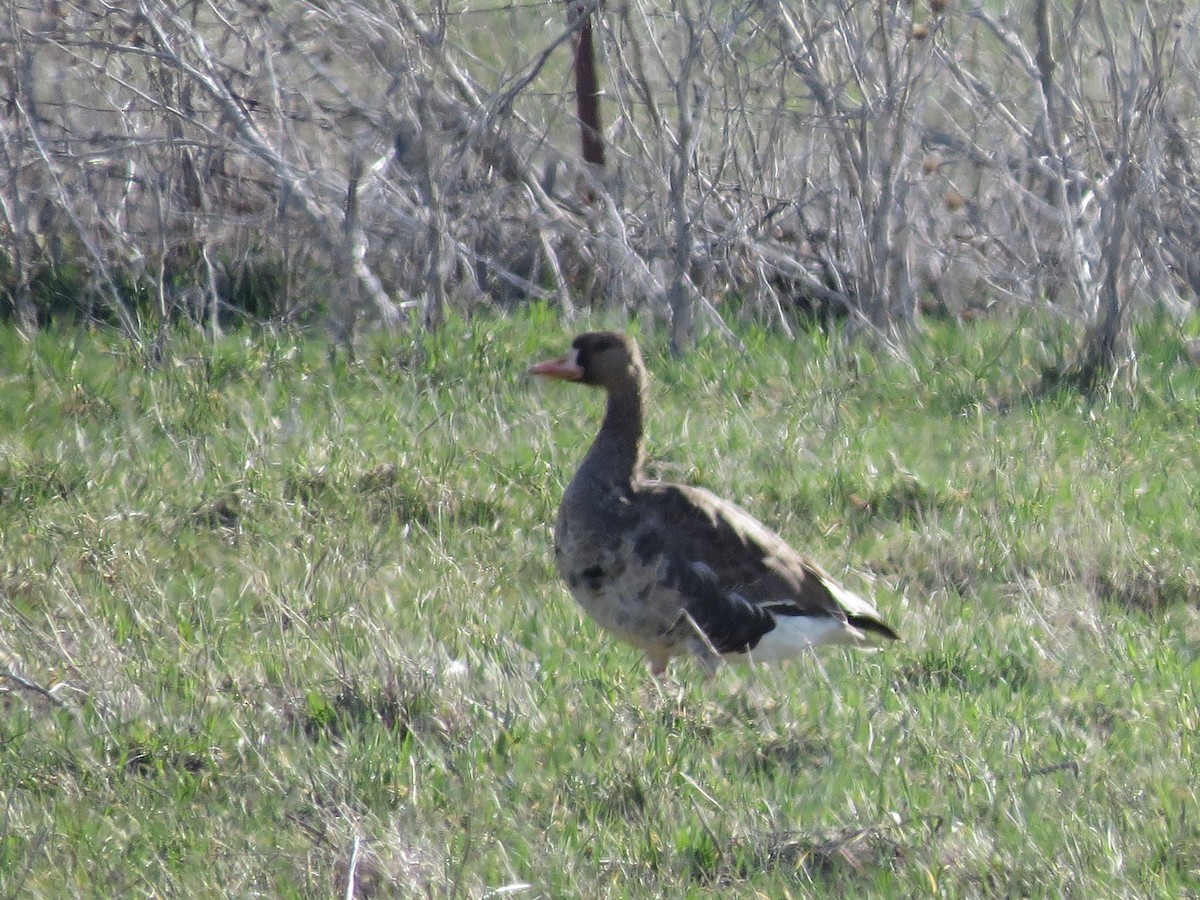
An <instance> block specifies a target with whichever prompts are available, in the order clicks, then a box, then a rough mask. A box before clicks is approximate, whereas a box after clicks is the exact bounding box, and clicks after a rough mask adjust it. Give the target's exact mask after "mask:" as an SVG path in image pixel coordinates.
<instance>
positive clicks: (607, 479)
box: [529, 331, 899, 678]
mask: <svg viewBox="0 0 1200 900" xmlns="http://www.w3.org/2000/svg"><path fill="white" fill-rule="evenodd" d="M529 373H530V374H532V375H539V376H543V377H547V378H553V379H561V380H564V381H573V382H578V383H580V384H586V385H591V386H594V387H599V388H601V389H603V390H604V391H605V392H606V393H607V395H608V398H607V407H606V409H605V413H604V421H603V423H602V424H601V426H600V432H599V433H598V434H597V435H596V438H595V440H594V441H593V443H592V445H591V448H590V449H589V450H588V451H587V454H586V455H585V456H584V458H583V462H582V463H581V464H580V466H579V469H578V470H577V471H576V472H575V475H574V477H573V478H572V479H571V481H570V484H568V486H567V489H566V491H565V492H564V494H563V497H562V502H561V504H560V506H559V509H558V518H557V521H556V523H555V526H554V559H555V565H556V568H557V570H558V574H559V576H560V577H561V578H562V580H563V581H564V582H566V585H567V587H568V589H569V590H570V592H571V594H572V595H573V596H574V597H575V599H576V601H578V603H579V605H580V606H582V607H583V609H584V610H585V611H586V612H587V614H588V615H589V616H591V618H592V619H594V620H595V621H596V623H597V624H599V625H600V626H601V628H603V629H604V630H606V631H608V632H610V633H611V634H612V635H614V636H615V637H617V638H618V639H620V640H622V641H625V642H626V643H628V644H632V645H633V646H635V647H638V648H640V649H642V650H643V651H644V652H645V655H646V658H647V660H648V662H649V665H650V672H651V674H652V675H653V676H654V677H655V678H658V677H659V676H662V675H663V673H664V672H665V671H666V669H667V664H668V663H669V662H670V660H671V659H672V657H675V656H683V655H688V654H690V655H691V656H693V657H695V658H696V659H697V660H698V661H699V663H700V664H701V666H702V667H703V669H704V671H705V673H706V676H711V675H712V673H713V672H714V671H715V670H716V667H717V665H718V664H719V663H720V662H721V661H729V662H751V661H752V662H755V663H757V662H764V663H771V662H779V661H783V660H787V659H792V658H795V657H798V656H801V655H803V654H805V653H807V652H809V651H811V649H812V648H813V647H815V646H817V645H820V644H841V645H846V646H852V647H869V646H876V645H878V644H881V643H882V642H884V641H891V640H899V635H898V634H897V633H896V632H895V630H893V629H892V627H891V626H890V625H888V624H887V623H886V622H885V621H884V620H883V618H882V617H881V616H880V614H879V612H878V611H877V610H876V609H875V607H874V606H872V605H871V604H870V603H869V602H868V601H866V600H864V599H863V598H862V597H859V596H858V595H857V594H854V593H852V592H851V591H849V590H847V589H846V588H845V587H842V586H841V585H840V584H838V583H837V582H836V581H835V580H834V579H833V578H831V577H830V576H829V575H827V574H826V573H825V572H824V571H822V570H821V569H820V568H819V567H818V566H817V565H816V564H814V563H812V562H810V561H808V560H806V559H804V558H803V557H802V556H800V554H798V553H797V552H796V551H795V550H793V549H792V548H791V547H789V546H788V545H787V544H786V543H785V542H784V540H783V538H781V537H780V536H779V535H777V534H776V533H775V532H774V531H772V530H771V529H770V528H768V527H767V526H766V525H763V524H762V523H761V522H759V521H758V520H757V519H755V518H754V517H753V516H751V515H750V514H749V513H747V512H746V511H745V510H743V509H741V508H740V507H738V506H736V505H735V504H733V503H731V502H729V501H728V500H723V499H721V498H720V497H718V496H716V495H715V494H713V493H712V492H710V491H707V490H705V489H703V488H699V487H693V486H690V485H686V484H672V483H668V482H663V481H654V480H649V479H647V478H646V477H645V475H644V474H643V455H642V454H643V450H642V439H643V425H644V416H645V411H646V378H647V376H646V367H645V365H644V364H643V363H642V357H641V353H640V351H639V350H638V346H637V343H636V342H635V341H634V340H633V339H632V338H630V337H627V336H625V335H623V334H619V333H616V332H610V331H596V332H589V333H587V334H581V335H579V336H578V337H576V338H575V339H574V341H573V342H572V344H571V349H570V350H569V351H568V352H567V353H565V354H563V355H562V356H559V357H556V358H554V359H550V360H546V361H545V362H541V363H538V364H536V365H534V366H532V367H530V369H529Z"/></svg>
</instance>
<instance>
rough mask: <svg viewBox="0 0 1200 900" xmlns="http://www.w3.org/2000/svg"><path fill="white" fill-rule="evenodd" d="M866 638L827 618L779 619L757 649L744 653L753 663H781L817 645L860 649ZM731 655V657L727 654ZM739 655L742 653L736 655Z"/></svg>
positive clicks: (845, 625)
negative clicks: (858, 647)
mask: <svg viewBox="0 0 1200 900" xmlns="http://www.w3.org/2000/svg"><path fill="white" fill-rule="evenodd" d="M865 641H866V636H865V635H864V634H863V633H862V632H861V631H859V630H858V629H857V628H855V627H854V626H853V625H847V624H846V623H845V622H842V621H840V620H838V619H831V618H829V617H827V616H821V617H819V618H818V617H816V616H780V617H779V618H778V619H776V624H775V627H774V628H773V629H771V630H770V631H768V632H767V633H766V634H764V635H763V637H762V640H761V641H759V642H758V646H757V647H755V648H754V649H753V650H751V651H750V652H749V653H748V654H746V655H747V656H748V657H749V658H750V659H752V660H754V661H755V662H780V661H782V660H785V659H795V658H796V657H798V656H803V655H804V654H805V653H807V652H808V651H809V650H811V649H812V648H813V647H816V646H817V645H818V644H845V645H848V646H852V647H853V646H859V645H861V644H863V643H864V642H865ZM730 656H733V654H730ZM738 656H741V654H738Z"/></svg>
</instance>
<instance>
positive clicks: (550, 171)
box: [0, 0, 1200, 360]
mask: <svg viewBox="0 0 1200 900" xmlns="http://www.w3.org/2000/svg"><path fill="white" fill-rule="evenodd" d="M589 11H591V12H590V14H591V15H592V16H594V17H595V19H594V21H595V23H596V26H597V28H598V31H597V35H598V37H599V38H600V42H599V55H600V59H599V62H600V69H599V71H600V81H601V88H602V89H603V90H604V96H603V121H604V123H605V128H606V133H605V134H604V139H605V141H606V142H607V145H606V147H605V148H604V149H605V151H606V153H605V155H604V158H605V159H606V160H607V164H606V167H605V168H603V169H601V168H599V167H596V166H591V165H587V164H584V163H582V162H580V161H578V158H577V157H578V154H577V151H576V146H575V145H576V142H577V140H578V134H579V129H578V126H577V123H576V121H575V119H574V107H573V105H572V103H571V99H570V90H571V72H572V66H571V59H570V53H571V50H572V46H573V44H576V45H577V44H578V42H573V41H572V33H573V30H574V29H577V28H578V27H579V26H580V22H581V21H584V20H585V19H586V18H587V15H588V13H589ZM7 12H8V15H7V17H6V20H5V22H4V24H3V26H0V28H2V30H0V45H2V46H3V55H2V56H0V82H2V84H3V90H4V101H5V102H4V108H3V110H0V172H3V174H2V175H0V217H2V222H0V227H2V229H3V230H2V241H3V243H2V244H0V277H2V278H3V282H2V283H3V288H4V296H5V297H6V298H7V302H8V307H9V311H10V313H13V314H15V315H16V316H17V317H18V318H19V319H20V320H22V321H24V322H26V323H27V324H33V323H34V321H35V320H36V318H37V317H38V316H39V315H40V314H42V308H43V307H44V305H45V298H44V297H41V296H40V295H39V285H40V284H44V283H45V279H46V275H47V273H58V274H60V275H61V274H62V273H69V274H71V275H72V276H73V277H75V278H76V279H77V282H78V284H79V285H80V286H81V290H82V292H83V296H85V297H86V298H88V299H87V302H88V303H90V304H92V308H93V310H94V311H95V312H97V313H102V314H105V315H108V316H111V317H115V318H117V319H119V320H120V321H122V322H123V323H124V325H125V327H127V328H128V329H129V330H130V331H131V332H135V331H140V330H141V327H140V326H141V325H143V324H144V323H142V322H139V321H138V320H139V319H142V318H146V317H149V318H150V319H151V320H154V321H167V320H169V319H170V318H171V317H173V316H177V315H179V314H180V313H181V312H183V313H186V314H189V315H192V316H194V317H195V318H196V319H197V320H199V321H204V322H207V323H210V324H211V325H212V327H214V328H215V327H219V323H220V322H221V321H222V316H221V313H222V312H224V311H225V309H226V308H227V307H228V306H230V305H237V304H238V303H239V301H238V299H237V298H238V296H239V294H238V291H239V290H243V291H244V290H245V289H246V288H245V285H246V279H251V280H252V279H253V278H254V277H257V276H263V275H264V274H265V275H269V276H270V280H269V283H270V285H271V290H270V294H271V296H270V301H271V304H272V306H271V309H270V310H268V312H269V313H270V314H272V315H276V316H283V317H287V316H297V315H311V314H313V313H314V312H319V311H324V312H326V313H328V320H329V321H330V322H332V323H334V325H335V326H336V330H337V331H338V332H339V333H340V334H342V335H343V336H347V335H349V334H351V333H352V332H353V330H354V329H355V328H357V327H359V326H360V324H361V323H363V322H379V323H384V324H387V325H395V324H398V323H402V322H408V321H420V320H421V319H422V318H423V321H424V322H425V324H426V325H427V326H429V327H436V326H437V325H438V324H439V323H440V322H441V321H442V318H443V316H444V314H445V310H446V308H447V307H448V306H457V307H459V308H463V309H470V308H473V307H474V306H475V305H477V304H481V303H492V304H501V305H503V304H510V303H513V302H517V301H522V300H526V299H529V298H540V299H546V300H550V301H552V302H556V303H559V304H561V305H562V306H564V307H565V308H567V309H570V308H571V307H572V305H573V304H577V303H587V304H617V305H623V306H627V307H630V308H637V309H645V310H647V311H648V312H649V313H650V314H651V315H654V316H659V317H662V318H664V319H668V320H671V321H672V322H673V323H674V329H673V335H674V338H675V342H676V344H677V345H682V344H685V343H686V342H687V341H688V340H690V334H691V332H692V330H693V327H694V326H693V321H695V322H697V323H704V324H706V325H708V326H712V325H716V326H717V327H723V322H722V318H723V317H724V316H726V315H729V314H731V313H730V310H732V309H733V308H734V306H735V305H736V308H737V309H738V310H740V311H741V313H742V314H746V315H752V316H756V317H760V318H763V319H767V320H770V321H774V322H776V323H778V324H780V325H781V326H782V327H784V328H787V327H789V322H791V321H793V315H792V314H793V312H794V311H795V310H797V309H816V310H820V311H825V312H829V313H832V314H836V315H846V316H848V317H850V321H852V322H853V323H855V324H856V325H857V327H860V328H864V329H867V330H869V331H871V332H873V333H875V334H878V335H880V336H881V337H884V338H886V339H891V338H892V337H893V336H894V335H895V334H897V333H898V332H899V331H902V330H903V328H904V326H905V325H907V324H908V323H911V322H912V321H914V319H916V318H917V317H918V316H919V315H920V314H922V312H923V311H928V310H937V311H941V312H945V313H949V314H953V315H961V314H968V313H970V312H972V311H974V310H981V309H984V308H987V307H991V306H994V305H1002V306H1016V305H1037V306H1039V307H1040V306H1049V307H1050V308H1052V309H1054V310H1057V311H1058V312H1060V313H1061V314H1062V315H1064V316H1066V317H1069V318H1070V319H1071V320H1072V321H1076V322H1079V323H1080V324H1081V325H1084V326H1087V327H1089V328H1090V329H1091V332H1089V333H1090V334H1093V335H1094V337H1095V340H1094V341H1093V345H1094V346H1103V347H1104V348H1106V349H1105V350H1104V351H1103V353H1104V354H1107V358H1108V359H1110V360H1111V359H1112V358H1115V357H1116V356H1119V354H1120V353H1121V352H1122V350H1121V346H1120V345H1121V339H1122V336H1123V334H1124V330H1125V323H1126V322H1127V320H1128V312H1129V309H1130V307H1131V305H1132V304H1134V303H1136V302H1138V301H1139V300H1144V301H1153V302H1163V301H1171V299H1172V297H1179V298H1180V301H1179V302H1180V303H1181V304H1190V303H1192V302H1194V297H1195V294H1196V291H1197V289H1198V288H1200V257H1198V256H1197V252H1196V242H1195V235H1196V234H1197V233H1200V231H1198V226H1200V196H1197V188H1196V184H1195V177H1194V173H1193V170H1192V169H1193V165H1194V163H1193V157H1194V155H1195V153H1196V148H1197V134H1196V124H1195V123H1196V91H1197V83H1198V76H1197V73H1198V71H1200V66H1198V60H1197V52H1198V51H1197V50H1196V49H1195V47H1196V46H1197V42H1196V37H1197V35H1196V31H1197V26H1198V14H1197V12H1196V11H1195V10H1194V8H1193V7H1192V5H1190V4H1186V3H1184V2H1183V0H1148V2H1146V3H1141V4H1116V3H1112V2H1111V0H1027V2H1024V3H1019V2H1018V0H989V2H983V0H971V2H969V3H965V4H964V3H962V2H961V0H928V5H926V0H916V2H915V3H914V4H909V3H902V2H887V0H870V2H852V0H804V2H800V3H783V2H781V0H747V2H744V3H734V4H733V5H730V4H717V3H713V2H712V0H674V2H672V3H670V4H669V5H667V4H650V3H648V2H647V0H622V2H612V3H610V4H609V5H607V6H603V7H591V6H588V5H587V4H585V3H582V2H573V3H572V4H568V3H565V2H564V3H545V4H542V3H531V4H528V5H519V4H516V5H504V4H499V5H496V6H492V7H489V8H487V9H479V8H473V7H471V6H470V5H461V6H456V7H450V6H449V5H447V4H446V3H445V0H421V2H420V3H419V4H413V3H410V2H408V0H346V2H341V3H338V4H324V3H317V2H292V3H286V4H274V5H272V6H270V7H268V6H267V5H266V4H262V3H260V2H257V0H190V2H167V0H141V2H138V3H134V4H129V5H128V6H127V8H123V9H119V8H117V6H115V5H111V4H106V3H101V2H99V0H74V2H67V0H52V2H49V3H47V2H44V0H37V2H34V0H8V9H7ZM239 285H241V287H240V288H239ZM734 299H736V300H737V301H738V302H737V303H736V304H731V303H730V301H731V300H734Z"/></svg>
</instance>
